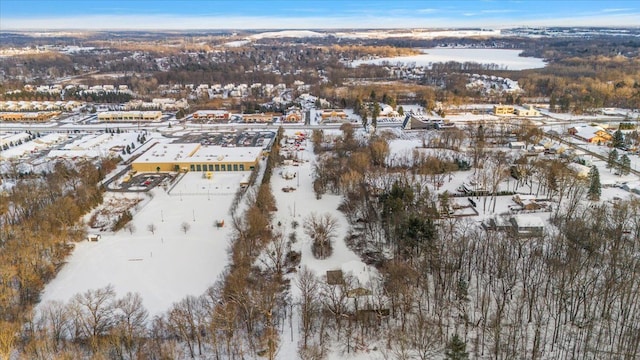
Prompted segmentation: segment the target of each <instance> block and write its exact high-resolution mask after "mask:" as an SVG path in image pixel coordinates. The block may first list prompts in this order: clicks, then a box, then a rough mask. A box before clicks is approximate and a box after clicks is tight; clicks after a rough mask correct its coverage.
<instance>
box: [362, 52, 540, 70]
mask: <svg viewBox="0 0 640 360" xmlns="http://www.w3.org/2000/svg"><path fill="white" fill-rule="evenodd" d="M422 51H423V52H425V54H420V55H410V56H398V57H385V58H378V59H371V60H357V61H353V62H351V65H352V66H358V65H361V64H376V65H381V64H382V63H389V64H399V63H402V64H415V65H416V66H430V65H431V64H433V63H443V62H448V61H456V62H460V63H465V62H474V63H480V64H497V65H498V66H500V67H501V68H504V69H508V70H525V69H537V68H543V67H545V65H546V64H545V62H544V60H543V59H540V58H534V57H521V56H519V55H520V53H522V51H520V50H505V49H445V48H432V49H423V50H422Z"/></svg>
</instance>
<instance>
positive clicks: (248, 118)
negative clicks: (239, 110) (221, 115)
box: [242, 113, 282, 123]
mask: <svg viewBox="0 0 640 360" xmlns="http://www.w3.org/2000/svg"><path fill="white" fill-rule="evenodd" d="M280 116H282V114H273V113H266V114H265V113H261V114H242V121H244V122H245V123H271V122H274V120H277V119H278V118H279V117H280ZM274 118H275V119H274Z"/></svg>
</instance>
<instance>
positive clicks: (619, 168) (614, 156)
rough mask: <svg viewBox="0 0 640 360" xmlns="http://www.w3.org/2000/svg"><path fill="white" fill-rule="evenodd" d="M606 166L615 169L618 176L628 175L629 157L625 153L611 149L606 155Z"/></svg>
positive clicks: (629, 167)
mask: <svg viewBox="0 0 640 360" xmlns="http://www.w3.org/2000/svg"><path fill="white" fill-rule="evenodd" d="M607 168H608V169H615V170H616V173H617V174H618V175H620V176H622V175H629V173H630V172H631V159H630V158H629V156H627V154H622V156H620V154H618V150H616V149H612V150H611V151H609V155H608V156H607Z"/></svg>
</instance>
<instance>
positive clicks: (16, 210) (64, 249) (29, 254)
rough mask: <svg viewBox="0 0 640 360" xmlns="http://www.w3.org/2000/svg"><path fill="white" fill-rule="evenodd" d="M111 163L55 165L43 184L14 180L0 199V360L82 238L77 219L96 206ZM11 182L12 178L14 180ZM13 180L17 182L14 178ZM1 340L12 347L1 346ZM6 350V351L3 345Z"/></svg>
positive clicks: (106, 161) (4, 344) (41, 181)
mask: <svg viewBox="0 0 640 360" xmlns="http://www.w3.org/2000/svg"><path fill="white" fill-rule="evenodd" d="M114 168H115V161H113V160H104V161H102V162H101V164H99V166H98V167H96V165H95V164H93V163H90V162H82V163H78V164H74V165H71V164H66V163H64V162H57V163H56V164H55V165H54V166H53V170H52V171H51V172H50V173H47V174H45V177H44V178H32V179H21V180H16V181H17V182H16V185H15V186H13V187H12V188H11V189H10V190H8V191H7V192H6V193H5V194H3V195H2V198H1V199H0V222H2V227H0V314H2V315H0V333H1V334H2V335H0V336H2V338H3V341H0V347H1V348H0V355H1V356H2V357H4V358H9V357H8V356H5V355H6V354H7V351H9V350H11V348H12V344H13V341H15V334H16V331H17V329H19V328H20V326H21V324H22V323H23V321H24V320H25V318H26V316H27V315H28V313H29V311H30V309H31V307H32V306H33V305H34V304H35V303H36V302H37V301H38V300H39V296H40V291H42V288H43V287H44V284H46V283H47V282H48V281H49V280H50V279H52V278H53V276H55V274H56V272H57V270H58V269H59V267H60V266H61V265H62V264H63V262H64V259H65V257H66V256H67V254H68V253H69V252H70V250H71V249H72V248H73V242H74V241H78V240H81V239H83V238H84V236H85V231H84V227H82V226H80V225H79V224H78V220H79V219H80V217H81V215H83V214H84V213H86V212H87V211H88V210H89V209H91V208H93V207H95V206H96V205H97V204H99V203H101V202H102V191H103V190H102V189H101V188H100V187H98V186H97V184H98V182H99V181H100V180H101V179H102V177H103V176H104V174H106V173H107V172H109V171H111V170H112V169H114ZM14 177H15V176H14ZM15 178H16V179H17V177H15ZM5 339H13V341H8V340H7V342H5V341H4V340H5ZM7 344H9V345H7Z"/></svg>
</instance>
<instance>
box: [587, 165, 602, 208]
mask: <svg viewBox="0 0 640 360" xmlns="http://www.w3.org/2000/svg"><path fill="white" fill-rule="evenodd" d="M589 179H590V180H591V183H590V185H589V192H588V193H587V197H588V198H589V200H592V201H598V200H600V194H601V193H602V187H601V186H600V173H599V172H598V168H597V167H596V166H595V165H593V166H591V170H589Z"/></svg>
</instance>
